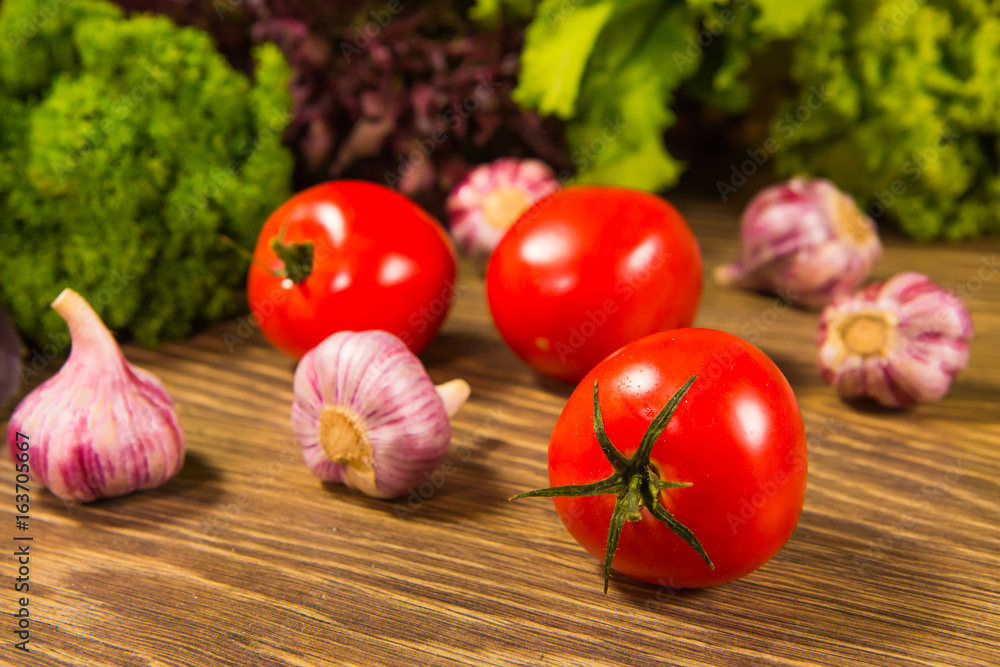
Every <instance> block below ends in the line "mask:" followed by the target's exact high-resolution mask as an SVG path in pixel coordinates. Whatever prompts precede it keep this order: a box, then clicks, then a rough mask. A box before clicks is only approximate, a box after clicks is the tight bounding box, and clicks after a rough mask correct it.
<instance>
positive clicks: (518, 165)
mask: <svg viewBox="0 0 1000 667" xmlns="http://www.w3.org/2000/svg"><path fill="white" fill-rule="evenodd" d="M559 187H560V185H559V181H558V180H557V179H556V175H555V174H554V173H553V172H552V170H551V169H549V167H548V166H547V165H546V164H545V163H544V162H541V161H539V160H521V159H517V158H501V159H499V160H496V161H494V162H491V163H489V164H484V165H480V166H478V167H476V168H474V169H473V170H472V171H470V172H469V173H468V175H466V177H465V178H464V179H463V180H462V182H461V183H459V184H458V185H457V186H456V187H455V189H454V190H452V192H451V194H450V195H448V201H447V209H448V220H449V223H450V226H451V233H452V236H454V237H455V242H456V243H457V244H458V246H459V247H460V248H462V250H463V251H465V253H466V254H468V255H470V256H472V257H478V258H482V259H485V258H487V257H489V256H490V254H492V252H493V249H494V248H496V247H497V244H498V243H500V239H502V238H503V236H504V234H505V233H507V230H508V229H510V228H511V227H512V226H513V225H514V223H515V222H517V219H518V218H520V217H521V215H522V214H523V213H524V212H525V211H527V210H528V209H529V208H530V207H531V205H532V204H534V203H535V202H537V201H538V200H540V199H542V198H543V197H545V196H546V195H549V194H551V193H553V192H555V191H556V190H558V189H559Z"/></svg>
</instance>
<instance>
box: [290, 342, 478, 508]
mask: <svg viewBox="0 0 1000 667" xmlns="http://www.w3.org/2000/svg"><path fill="white" fill-rule="evenodd" d="M294 391H295V400H294V402H293V403H292V430H293V431H294V433H295V437H296V439H297V440H298V441H299V443H300V444H301V445H302V449H303V456H304V458H305V461H306V465H307V466H308V467H309V469H310V470H311V471H312V472H313V474H315V475H316V476H317V477H319V478H320V479H322V480H323V481H326V482H337V483H340V484H344V485H346V486H349V487H350V488H352V489H357V490H358V491H361V492H362V493H364V494H365V495H368V496H372V497H375V498H395V497H397V496H400V495H402V494H403V493H405V492H406V491H407V490H409V489H410V488H412V487H414V486H416V485H418V484H421V483H423V482H426V481H427V480H428V479H429V475H430V473H432V472H433V471H434V469H435V468H437V466H438V464H440V463H441V461H442V460H443V459H444V458H445V455H446V454H447V453H448V450H449V448H450V446H451V423H450V421H449V419H450V417H451V416H452V415H454V414H455V413H456V412H458V409H459V408H460V407H461V406H462V404H463V403H465V400H466V399H467V398H468V397H469V385H468V383H466V382H465V380H452V381H451V382H446V383H445V384H443V385H440V386H438V387H435V386H434V383H433V382H431V379H430V377H428V375H427V371H426V370H424V367H423V364H421V363H420V360H419V359H418V358H417V357H416V355H414V354H413V353H412V352H410V350H409V348H407V347H406V344H405V343H403V341H401V340H400V339H398V338H396V337H395V336H393V335H392V334H390V333H387V332H385V331H361V332H354V331H340V332H337V333H335V334H333V335H332V336H330V337H329V338H327V339H326V340H324V341H323V342H322V343H320V344H319V345H317V346H316V347H315V348H313V349H312V350H310V351H309V352H307V353H306V355H305V356H304V357H302V360H301V361H300V362H299V365H298V368H296V369H295V382H294Z"/></svg>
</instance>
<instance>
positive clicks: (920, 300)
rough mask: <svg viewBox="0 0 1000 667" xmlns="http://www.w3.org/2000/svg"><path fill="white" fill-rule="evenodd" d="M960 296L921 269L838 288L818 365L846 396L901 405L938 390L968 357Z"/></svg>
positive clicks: (932, 396)
mask: <svg viewBox="0 0 1000 667" xmlns="http://www.w3.org/2000/svg"><path fill="white" fill-rule="evenodd" d="M971 339H972V320H971V319H970V317H969V312H968V311H967V310H966V309H965V305H964V304H963V303H962V300H961V299H960V298H959V297H958V296H957V295H956V294H954V293H952V292H949V291H948V290H946V289H944V288H942V287H940V286H938V285H936V284H934V283H933V282H932V281H931V279H930V278H928V277H927V276H925V275H922V274H919V273H900V274H898V275H895V276H893V277H892V278H890V279H889V280H887V281H885V282H884V283H878V284H875V285H871V286H869V287H868V288H867V289H864V290H862V291H860V292H857V293H856V294H852V295H849V296H844V297H841V298H839V299H837V300H836V301H834V302H833V303H832V304H830V305H829V306H827V307H826V309H825V310H823V313H822V314H821V315H820V322H819V368H820V373H821V374H822V376H823V379H824V380H825V381H826V382H827V383H829V384H832V385H834V386H835V387H836V388H837V392H838V393H839V394H840V395H841V396H843V397H844V398H859V397H868V398H872V399H874V400H876V401H878V402H879V403H881V404H882V405H884V406H888V407H901V406H908V405H913V404H915V403H924V402H928V401H936V400H938V399H940V398H942V397H943V396H944V395H945V394H946V393H948V389H949V388H950V387H951V383H952V381H953V380H954V378H955V376H956V375H957V374H958V373H959V372H960V371H961V370H962V369H964V368H965V366H966V365H967V364H968V363H969V341H970V340H971Z"/></svg>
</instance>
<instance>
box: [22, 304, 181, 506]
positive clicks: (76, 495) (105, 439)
mask: <svg viewBox="0 0 1000 667" xmlns="http://www.w3.org/2000/svg"><path fill="white" fill-rule="evenodd" d="M52 308H53V309H55V311H56V312H57V313H59V315H61V316H62V318H63V319H64V320H66V323H67V324H68V325H69V332H70V338H71V339H72V348H71V351H70V354H69V358H68V359H67V360H66V363H64V364H63V366H62V368H60V369H59V372H58V373H56V374H55V375H54V376H52V377H51V378H49V379H48V380H46V381H45V382H43V383H42V384H40V385H39V386H38V387H37V388H36V389H35V390H34V391H32V392H31V393H30V394H28V395H27V396H25V397H24V400H22V401H21V403H20V405H18V406H17V408H16V409H15V410H14V414H12V415H11V417H10V424H9V426H8V429H7V447H8V449H9V450H10V453H11V457H12V458H13V459H14V460H15V462H17V463H18V464H27V466H28V469H29V470H28V474H29V475H30V476H31V477H32V478H33V479H36V480H39V481H41V483H42V484H44V485H45V486H46V487H47V488H48V489H49V491H51V492H52V493H53V494H54V495H56V496H58V497H59V498H62V499H63V500H73V501H80V502H87V501H91V500H96V499H98V498H109V497H112V496H121V495H125V494H127V493H131V492H133V491H138V490H140V489H152V488H155V487H158V486H161V485H163V484H164V483H166V482H167V480H169V479H170V478H171V477H173V476H174V475H176V474H177V472H178V471H179V470H180V469H181V466H182V465H184V435H183V433H182V432H181V425H180V420H179V419H178V417H177V411H176V409H175V408H174V403H173V401H172V400H171V398H170V395H169V394H168V393H167V390H166V388H164V386H163V383H162V382H160V380H159V379H157V378H156V376H154V375H153V374H152V373H149V372H147V371H144V370H142V369H141V368H136V367H135V366H133V365H132V364H130V363H129V362H128V361H127V360H126V359H125V355H123V354H122V351H121V349H119V347H118V344H117V343H115V340H114V338H113V337H112V336H111V332H110V331H108V330H107V328H106V327H105V326H104V323H103V322H102V321H101V318H100V317H99V316H98V315H97V313H95V312H94V309H93V308H91V307H90V304H88V303H87V302H86V300H84V298H83V297H82V296H80V295H79V294H77V293H76V292H74V291H73V290H71V289H65V290H63V291H62V293H61V294H59V296H58V297H57V298H56V300H55V301H53V302H52ZM25 442H26V443H27V444H23V443H25ZM25 454H27V456H25ZM19 470H20V469H19Z"/></svg>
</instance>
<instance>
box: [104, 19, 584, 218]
mask: <svg viewBox="0 0 1000 667" xmlns="http://www.w3.org/2000/svg"><path fill="white" fill-rule="evenodd" d="M121 1H122V2H123V3H124V4H127V5H128V6H130V7H133V8H137V9H140V10H152V11H164V12H167V13H168V14H170V15H171V16H174V17H175V18H177V19H178V20H182V21H184V22H186V23H189V24H193V25H197V26H203V27H205V28H206V29H208V30H210V31H211V32H212V34H213V36H215V37H216V38H217V40H218V41H219V42H220V43H221V45H222V48H223V50H224V52H225V53H226V55H227V56H228V57H229V58H230V59H231V60H232V61H234V62H241V63H242V62H245V61H246V60H247V55H248V54H247V51H248V46H249V44H250V43H251V42H252V41H253V40H258V41H260V40H270V41H273V42H274V43H276V44H278V45H279V47H280V48H281V50H282V51H283V52H284V53H285V54H286V56H287V57H288V60H289V62H290V64H291V66H292V70H293V73H294V75H293V77H292V95H293V97H294V99H295V110H294V117H293V118H292V120H291V125H290V127H289V131H288V141H289V144H290V145H291V146H292V148H293V150H294V151H295V153H296V157H297V158H298V160H297V162H296V166H297V176H298V179H297V180H298V182H299V183H301V184H302V185H303V186H306V185H312V184H314V183H317V182H322V181H326V180H329V179H331V178H336V179H342V178H358V179H363V180H370V181H376V182H380V183H382V184H385V185H389V186H391V187H394V188H396V189H398V190H399V191H400V192H402V193H404V194H406V195H408V196H411V197H416V198H418V201H419V202H420V203H422V204H424V205H426V206H432V207H433V208H432V209H431V210H433V211H434V212H435V213H437V212H438V211H439V209H440V211H441V212H443V203H444V198H445V195H446V194H447V193H448V192H449V191H450V190H451V188H452V187H453V186H454V185H455V184H456V183H457V181H458V180H459V179H460V178H461V177H462V175H463V174H464V173H465V172H466V171H467V170H468V169H469V167H470V166H471V165H474V164H478V163H481V162H484V161H487V160H490V159H492V158H494V157H498V156H500V155H508V156H539V157H541V158H543V159H545V160H546V161H548V162H550V163H553V164H557V165H559V168H560V169H568V168H569V166H570V164H569V160H568V159H567V153H568V151H566V149H565V145H564V142H563V139H562V136H561V134H562V133H561V132H560V123H559V122H558V121H557V120H556V119H554V118H551V119H546V120H543V119H541V118H539V117H538V115H537V114H536V113H534V112H530V111H525V110H523V109H522V108H521V107H519V106H518V105H517V104H516V103H515V102H514V101H513V100H512V99H511V96H510V93H511V90H512V89H513V88H514V85H515V83H516V81H517V72H518V59H517V54H518V52H519V51H520V48H521V44H522V34H523V30H522V27H521V25H519V24H514V23H511V24H505V25H496V26H492V27H490V28H486V27H484V26H483V25H478V24H476V23H474V22H473V21H471V20H470V19H468V18H467V17H466V16H465V14H466V10H467V9H468V6H469V3H468V2H457V3H456V2H452V1H451V0H419V1H412V0H337V1H336V2H317V1H316V0H253V2H241V1H239V0H216V1H214V2H190V1H184V2H177V1H176V0H168V1H164V0H121Z"/></svg>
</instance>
